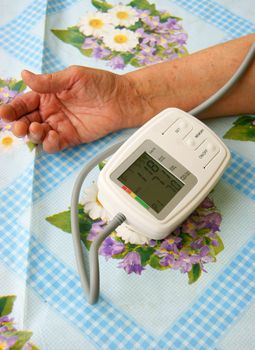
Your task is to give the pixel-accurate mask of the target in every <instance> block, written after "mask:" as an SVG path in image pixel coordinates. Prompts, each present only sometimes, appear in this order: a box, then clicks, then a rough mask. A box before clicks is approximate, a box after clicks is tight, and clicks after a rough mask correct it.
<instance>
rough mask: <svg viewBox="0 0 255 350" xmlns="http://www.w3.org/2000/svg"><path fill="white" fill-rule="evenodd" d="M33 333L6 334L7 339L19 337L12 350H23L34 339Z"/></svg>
mask: <svg viewBox="0 0 255 350" xmlns="http://www.w3.org/2000/svg"><path fill="white" fill-rule="evenodd" d="M32 335H33V333H32V332H29V331H15V332H5V333H4V336H5V337H8V338H9V337H18V340H17V341H16V343H15V344H14V345H13V346H12V347H11V349H12V350H21V349H22V348H23V346H24V345H25V344H26V343H27V342H28V340H29V339H30V338H31V337H32Z"/></svg>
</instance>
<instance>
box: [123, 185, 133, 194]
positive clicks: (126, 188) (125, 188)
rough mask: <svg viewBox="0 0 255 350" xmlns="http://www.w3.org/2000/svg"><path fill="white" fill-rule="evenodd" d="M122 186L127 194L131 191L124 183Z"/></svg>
mask: <svg viewBox="0 0 255 350" xmlns="http://www.w3.org/2000/svg"><path fill="white" fill-rule="evenodd" d="M122 188H123V190H124V191H126V192H127V193H129V194H130V193H131V192H132V191H131V190H130V189H129V188H128V187H126V186H124V185H123V186H122Z"/></svg>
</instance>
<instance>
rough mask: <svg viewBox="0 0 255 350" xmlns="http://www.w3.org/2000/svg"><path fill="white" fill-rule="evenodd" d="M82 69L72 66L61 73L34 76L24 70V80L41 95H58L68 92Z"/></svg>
mask: <svg viewBox="0 0 255 350" xmlns="http://www.w3.org/2000/svg"><path fill="white" fill-rule="evenodd" d="M81 68H82V67H78V66H77V67H75V66H71V67H69V68H66V69H64V70H61V71H59V72H54V73H51V74H34V73H32V72H30V71H27V70H24V71H23V72H22V78H23V80H24V82H25V83H26V84H27V85H28V86H29V87H30V88H31V89H32V90H34V91H37V92H40V93H57V92H61V91H63V90H68V89H70V88H71V86H72V85H73V84H74V82H75V81H76V80H77V74H78V72H79V71H80V70H81Z"/></svg>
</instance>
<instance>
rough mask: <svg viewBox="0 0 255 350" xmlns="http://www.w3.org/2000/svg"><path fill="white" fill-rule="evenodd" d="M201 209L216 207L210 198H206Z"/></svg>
mask: <svg viewBox="0 0 255 350" xmlns="http://www.w3.org/2000/svg"><path fill="white" fill-rule="evenodd" d="M200 207H201V208H206V209H209V208H213V207H214V203H213V201H212V200H211V199H210V198H209V197H206V198H205V199H204V200H203V202H202V203H201V204H200Z"/></svg>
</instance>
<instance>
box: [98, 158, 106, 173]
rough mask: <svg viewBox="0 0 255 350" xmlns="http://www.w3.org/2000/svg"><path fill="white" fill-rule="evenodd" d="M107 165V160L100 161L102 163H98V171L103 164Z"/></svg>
mask: <svg viewBox="0 0 255 350" xmlns="http://www.w3.org/2000/svg"><path fill="white" fill-rule="evenodd" d="M106 163H107V160H102V162H100V163H99V164H98V167H99V170H100V171H101V170H102V169H103V167H104V166H105V164H106Z"/></svg>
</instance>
